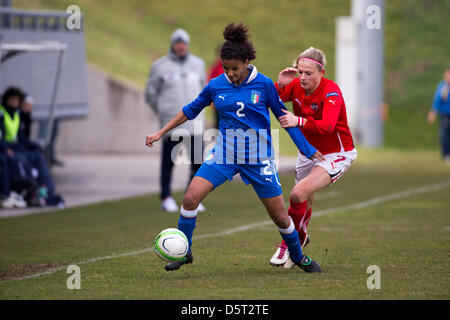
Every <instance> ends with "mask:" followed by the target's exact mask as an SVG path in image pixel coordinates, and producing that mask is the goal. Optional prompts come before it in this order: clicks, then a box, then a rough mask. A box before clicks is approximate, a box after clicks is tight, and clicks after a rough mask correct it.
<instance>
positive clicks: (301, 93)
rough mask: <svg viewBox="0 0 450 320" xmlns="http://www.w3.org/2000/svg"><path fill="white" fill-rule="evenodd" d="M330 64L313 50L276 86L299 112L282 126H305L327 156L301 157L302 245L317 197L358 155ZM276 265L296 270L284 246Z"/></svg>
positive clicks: (297, 220) (296, 195) (294, 207)
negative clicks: (330, 75)
mask: <svg viewBox="0 0 450 320" xmlns="http://www.w3.org/2000/svg"><path fill="white" fill-rule="evenodd" d="M325 64H326V58H325V55H324V54H323V52H322V51H321V50H319V49H316V48H313V47H311V48H309V49H307V50H305V51H304V52H302V53H301V54H300V55H299V57H298V58H297V60H295V61H294V67H293V68H286V69H284V70H283V71H281V72H280V74H279V77H278V81H277V83H276V84H275V85H276V87H277V91H278V94H279V95H280V98H281V100H282V101H283V102H288V101H292V105H293V109H294V113H291V112H290V111H283V112H284V113H285V115H283V116H281V117H279V118H278V120H279V121H280V124H281V126H282V127H283V128H288V127H300V129H301V131H302V133H303V135H304V136H305V137H306V139H307V140H308V141H309V142H310V143H311V144H312V145H313V146H314V147H315V148H317V149H318V150H319V151H320V152H321V153H322V154H323V156H324V158H325V160H322V161H320V160H315V159H313V160H310V159H308V158H307V157H305V156H304V155H303V154H302V153H301V152H299V153H298V158H297V164H296V168H295V169H296V177H295V183H296V185H295V186H294V188H293V189H292V191H291V195H290V198H289V202H290V207H289V210H288V214H289V216H291V218H292V220H293V221H294V225H295V227H296V229H297V231H298V234H299V238H300V244H301V245H302V247H303V246H305V245H306V244H307V243H308V242H309V239H308V233H307V229H306V228H307V226H308V223H309V220H310V219H311V205H312V203H313V200H314V193H315V192H316V191H319V190H320V189H322V188H324V187H326V186H328V185H331V184H332V183H334V182H335V181H336V180H337V179H339V178H340V177H341V176H342V174H343V173H344V172H345V171H347V169H348V168H349V167H350V164H351V163H352V162H353V161H354V160H355V158H356V156H357V151H356V149H355V147H354V144H353V138H352V134H351V132H350V129H349V126H348V123H347V114H346V108H345V102H344V98H343V97H342V93H341V90H340V89H339V87H338V85H337V84H336V83H334V82H333V81H331V80H329V79H327V78H325V77H324V75H325ZM297 75H298V77H297ZM270 263H271V264H272V265H274V266H284V267H285V268H292V267H293V266H294V264H293V263H292V262H291V260H290V259H289V251H288V249H287V247H286V245H285V244H284V243H283V242H282V243H281V244H280V245H279V246H278V249H277V251H276V252H275V254H274V255H273V256H272V258H271V259H270Z"/></svg>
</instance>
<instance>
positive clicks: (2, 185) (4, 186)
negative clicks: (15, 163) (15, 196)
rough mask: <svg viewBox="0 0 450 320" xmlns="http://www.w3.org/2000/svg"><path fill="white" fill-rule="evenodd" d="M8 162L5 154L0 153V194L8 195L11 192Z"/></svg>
mask: <svg viewBox="0 0 450 320" xmlns="http://www.w3.org/2000/svg"><path fill="white" fill-rule="evenodd" d="M9 171H10V170H9V164H8V157H7V155H6V154H0V195H1V196H4V197H8V196H9V193H10V192H11V179H10V177H9Z"/></svg>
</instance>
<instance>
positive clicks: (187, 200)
mask: <svg viewBox="0 0 450 320" xmlns="http://www.w3.org/2000/svg"><path fill="white" fill-rule="evenodd" d="M199 203H200V200H199V199H198V197H196V196H195V195H194V194H192V193H189V192H188V193H186V194H185V195H184V197H183V208H184V209H186V210H195V209H197V207H198V205H199Z"/></svg>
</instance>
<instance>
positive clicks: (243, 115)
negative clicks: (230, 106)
mask: <svg viewBox="0 0 450 320" xmlns="http://www.w3.org/2000/svg"><path fill="white" fill-rule="evenodd" d="M236 104H237V105H238V106H240V108H239V109H237V111H236V115H237V116H238V117H239V118H242V117H245V114H243V113H241V111H243V110H244V107H245V105H244V103H243V102H236Z"/></svg>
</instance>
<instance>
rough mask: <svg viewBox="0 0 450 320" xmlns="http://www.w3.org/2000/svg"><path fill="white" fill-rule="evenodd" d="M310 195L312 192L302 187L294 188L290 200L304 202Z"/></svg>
mask: <svg viewBox="0 0 450 320" xmlns="http://www.w3.org/2000/svg"><path fill="white" fill-rule="evenodd" d="M309 195H310V194H309V193H308V192H307V191H306V190H304V189H302V188H294V189H293V190H292V192H291V195H290V197H289V201H290V202H297V203H299V202H304V201H306V200H308V198H309Z"/></svg>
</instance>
